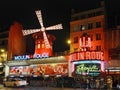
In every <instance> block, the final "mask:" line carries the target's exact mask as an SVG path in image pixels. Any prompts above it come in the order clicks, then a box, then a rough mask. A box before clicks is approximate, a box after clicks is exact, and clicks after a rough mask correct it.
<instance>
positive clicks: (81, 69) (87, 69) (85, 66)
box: [72, 60, 103, 76]
mask: <svg viewBox="0 0 120 90" xmlns="http://www.w3.org/2000/svg"><path fill="white" fill-rule="evenodd" d="M102 62H103V61H97V60H92V61H77V62H73V67H72V68H74V69H73V71H72V72H75V74H82V75H94V76H97V75H99V74H100V72H101V71H102V70H103V69H102V68H103V67H101V66H102V64H103V63H102Z"/></svg>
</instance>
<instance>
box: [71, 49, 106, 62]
mask: <svg viewBox="0 0 120 90" xmlns="http://www.w3.org/2000/svg"><path fill="white" fill-rule="evenodd" d="M103 57H104V56H103V52H101V51H86V52H78V53H73V54H71V55H70V60H71V61H77V60H103V59H104V58H103Z"/></svg>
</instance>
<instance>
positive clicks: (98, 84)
mask: <svg viewBox="0 0 120 90" xmlns="http://www.w3.org/2000/svg"><path fill="white" fill-rule="evenodd" d="M95 82H96V88H97V89H98V88H99V87H100V80H99V79H96V80H95Z"/></svg>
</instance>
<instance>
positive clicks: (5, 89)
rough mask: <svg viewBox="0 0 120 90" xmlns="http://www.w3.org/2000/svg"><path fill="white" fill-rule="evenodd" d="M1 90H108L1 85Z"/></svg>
mask: <svg viewBox="0 0 120 90" xmlns="http://www.w3.org/2000/svg"><path fill="white" fill-rule="evenodd" d="M0 90H106V89H80V88H57V87H28V86H27V87H17V88H15V87H14V88H11V87H3V86H2V85H0ZM112 90H115V89H112Z"/></svg>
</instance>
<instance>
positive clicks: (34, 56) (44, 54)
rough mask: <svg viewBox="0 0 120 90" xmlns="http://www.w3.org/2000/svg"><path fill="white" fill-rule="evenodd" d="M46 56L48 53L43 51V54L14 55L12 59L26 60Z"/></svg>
mask: <svg viewBox="0 0 120 90" xmlns="http://www.w3.org/2000/svg"><path fill="white" fill-rule="evenodd" d="M47 57H48V53H43V54H33V55H22V56H14V60H28V59H38V58H47Z"/></svg>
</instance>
